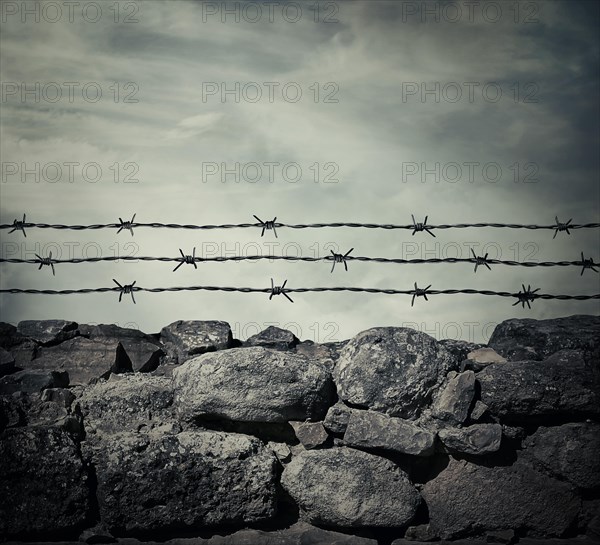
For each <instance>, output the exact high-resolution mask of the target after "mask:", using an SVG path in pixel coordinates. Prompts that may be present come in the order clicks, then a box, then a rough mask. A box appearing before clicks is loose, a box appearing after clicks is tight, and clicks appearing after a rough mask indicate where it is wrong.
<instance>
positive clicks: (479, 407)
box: [470, 400, 489, 421]
mask: <svg viewBox="0 0 600 545" xmlns="http://www.w3.org/2000/svg"><path fill="white" fill-rule="evenodd" d="M488 409H489V407H488V406H487V405H486V404H485V403H482V402H481V401H479V400H477V401H476V402H475V405H473V410H472V411H471V415H470V418H471V420H475V421H477V420H481V419H482V418H483V416H484V415H485V413H487V411H488Z"/></svg>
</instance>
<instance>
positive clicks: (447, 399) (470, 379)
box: [432, 371, 475, 424]
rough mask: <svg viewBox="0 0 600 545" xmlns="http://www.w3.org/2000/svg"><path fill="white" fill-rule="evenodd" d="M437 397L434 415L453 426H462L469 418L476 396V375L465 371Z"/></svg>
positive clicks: (453, 378)
mask: <svg viewBox="0 0 600 545" xmlns="http://www.w3.org/2000/svg"><path fill="white" fill-rule="evenodd" d="M452 373H453V372H450V374H449V375H448V376H449V380H448V382H447V383H446V385H445V386H444V387H443V389H442V390H440V392H439V393H438V395H437V396H436V397H435V400H434V403H433V406H432V414H433V416H435V417H436V418H439V419H441V420H445V421H447V422H450V423H453V424H462V423H463V422H464V421H465V420H466V419H467V417H468V416H469V407H470V406H471V403H472V401H473V396H474V395H475V373H474V372H473V371H465V372H464V373H459V374H456V373H454V375H453V374H452Z"/></svg>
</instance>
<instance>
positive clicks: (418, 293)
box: [410, 282, 431, 307]
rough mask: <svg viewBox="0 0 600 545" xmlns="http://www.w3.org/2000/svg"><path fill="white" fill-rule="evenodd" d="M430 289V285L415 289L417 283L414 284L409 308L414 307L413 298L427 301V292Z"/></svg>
mask: <svg viewBox="0 0 600 545" xmlns="http://www.w3.org/2000/svg"><path fill="white" fill-rule="evenodd" d="M430 287H431V284H429V286H427V287H426V288H422V289H421V288H418V287H417V283H416V282H415V289H414V290H413V291H412V294H413V296H412V301H411V303H410V306H411V307H412V306H414V305H415V297H424V298H425V301H429V299H427V290H428V289H429V288H430Z"/></svg>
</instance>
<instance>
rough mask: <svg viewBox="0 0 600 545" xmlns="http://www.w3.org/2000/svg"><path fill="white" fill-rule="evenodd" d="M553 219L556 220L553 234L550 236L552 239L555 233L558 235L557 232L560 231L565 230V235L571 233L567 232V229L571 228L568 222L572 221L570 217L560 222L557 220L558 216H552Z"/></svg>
mask: <svg viewBox="0 0 600 545" xmlns="http://www.w3.org/2000/svg"><path fill="white" fill-rule="evenodd" d="M554 219H555V220H556V225H555V226H554V236H553V237H552V240H554V239H555V238H556V235H558V233H561V232H563V231H565V232H566V233H567V235H570V234H571V233H570V232H569V229H572V227H571V226H570V225H569V224H570V223H571V222H572V221H573V218H571V219H570V220H569V221H567V222H566V223H561V222H560V221H558V216H554Z"/></svg>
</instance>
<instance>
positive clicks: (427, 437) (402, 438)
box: [344, 410, 435, 456]
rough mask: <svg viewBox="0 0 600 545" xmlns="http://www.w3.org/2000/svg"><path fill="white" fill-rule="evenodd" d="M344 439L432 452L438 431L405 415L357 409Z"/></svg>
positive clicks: (371, 445)
mask: <svg viewBox="0 0 600 545" xmlns="http://www.w3.org/2000/svg"><path fill="white" fill-rule="evenodd" d="M344 442H345V443H346V444H347V445H349V446H352V447H361V448H377V449H384V450H390V451H393V452H400V453H402V454H412V455H414V456H429V455H430V454H433V451H434V443H435V435H434V434H433V433H431V432H429V431H426V430H423V429H421V428H419V427H418V426H415V424H413V423H412V422H410V421H408V420H403V419H402V418H394V417H390V416H387V415H385V414H381V413H377V412H374V411H358V410H357V411H353V412H352V414H351V415H350V419H349V421H348V426H347V428H346V433H345V434H344Z"/></svg>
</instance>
